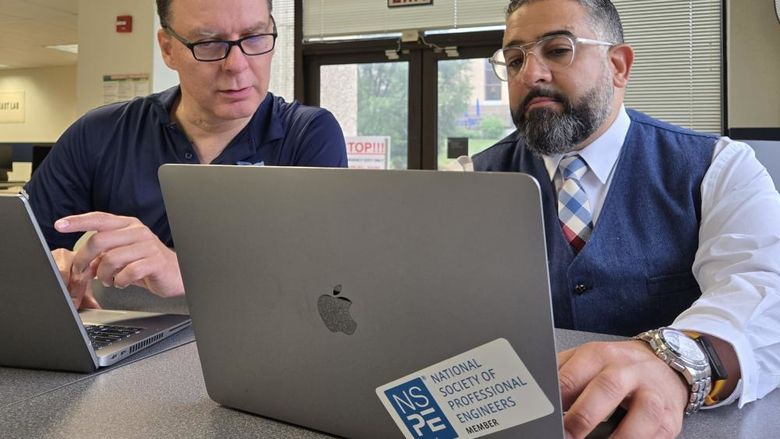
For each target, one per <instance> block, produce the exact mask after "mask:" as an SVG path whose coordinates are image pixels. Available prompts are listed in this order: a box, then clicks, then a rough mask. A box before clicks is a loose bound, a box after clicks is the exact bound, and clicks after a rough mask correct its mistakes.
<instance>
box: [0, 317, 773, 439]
mask: <svg viewBox="0 0 780 439" xmlns="http://www.w3.org/2000/svg"><path fill="white" fill-rule="evenodd" d="M556 337H557V340H558V348H559V350H562V349H566V348H569V347H572V346H576V345H579V344H582V343H585V342H587V341H592V340H607V339H613V337H608V336H603V335H596V334H588V333H581V332H574V331H566V330H556ZM189 340H191V333H189V334H186V333H184V334H180V335H179V336H177V337H175V338H173V339H172V340H169V341H168V342H169V343H170V345H167V346H166V345H160V346H159V349H157V350H154V351H152V352H149V353H148V355H147V356H146V357H145V358H141V357H139V358H137V359H133V361H130V362H122V363H120V364H119V365H118V366H117V367H113V368H109V369H106V370H103V371H101V372H99V373H94V374H88V375H81V374H64V373H58V372H47V371H32V370H21V369H4V368H0V401H3V404H2V405H1V406H0V426H2V427H0V428H1V430H0V431H2V433H1V434H0V435H2V436H3V437H9V438H28V437H37V438H73V437H79V438H92V437H106V436H108V437H120V438H154V437H165V438H174V437H182V438H184V437H187V438H215V437H219V438H223V437H263V438H324V437H330V436H327V435H323V434H321V433H317V432H313V431H310V430H305V429H302V428H298V427H295V426H292V425H288V424H284V423H280V422H276V421H273V420H270V419H266V418H262V417H259V416H254V415H251V414H247V413H243V412H239V411H236V410H232V409H228V408H224V407H221V406H219V405H218V404H216V403H215V402H213V401H212V400H211V399H209V397H208V395H207V393H206V388H205V386H204V384H203V375H202V373H201V369H200V363H199V360H198V353H197V347H196V344H195V343H191V342H188V341H189ZM175 346H178V347H175ZM172 347H175V348H172ZM17 395H19V396H17ZM779 411H780V394H779V393H778V392H774V393H772V394H770V395H769V396H768V397H767V398H765V399H764V400H762V401H758V402H757V403H753V404H749V405H748V406H746V407H745V408H744V409H742V410H739V409H737V407H736V405H732V406H728V407H723V408H719V409H716V410H710V411H703V412H700V413H698V414H697V415H695V416H692V417H689V418H687V419H686V421H685V425H684V430H683V434H682V435H681V437H683V438H705V437H706V438H708V439H711V438H751V439H753V438H773V437H776V436H777V435H778V432H780V417H778V416H776V413H778V412H779Z"/></svg>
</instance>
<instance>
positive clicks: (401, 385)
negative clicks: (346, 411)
mask: <svg viewBox="0 0 780 439" xmlns="http://www.w3.org/2000/svg"><path fill="white" fill-rule="evenodd" d="M376 394H377V396H379V399H380V400H382V404H384V406H385V408H386V409H387V411H388V412H390V416H392V417H393V420H394V421H395V423H396V424H397V425H398V428H400V429H401V431H402V432H403V434H404V436H405V437H406V438H408V439H452V438H477V437H481V436H485V435H488V434H492V433H495V432H498V431H501V430H506V429H507V428H512V427H514V426H517V425H520V424H524V423H526V422H530V421H533V420H534V419H538V418H541V417H543V416H547V415H549V414H551V413H552V412H553V405H552V403H551V402H550V400H549V399H547V396H545V394H544V392H542V389H541V388H540V387H539V385H538V384H537V383H536V380H534V377H533V376H531V373H530V372H529V371H528V368H527V367H526V366H525V364H524V363H523V361H522V360H521V359H520V357H519V356H518V355H517V353H516V352H515V350H514V349H512V346H511V345H510V344H509V342H508V341H507V340H506V339H503V338H499V339H497V340H493V341H491V342H490V343H487V344H484V345H482V346H480V347H477V348H475V349H472V350H470V351H468V352H464V353H462V354H460V355H457V356H455V357H452V358H450V359H447V360H444V361H442V362H439V363H437V364H434V365H433V366H430V367H428V368H425V369H423V370H420V371H418V372H415V373H413V374H411V375H408V376H405V377H403V378H400V379H397V380H395V381H393V382H392V383H389V384H385V385H384V386H380V387H378V388H377V389H376Z"/></svg>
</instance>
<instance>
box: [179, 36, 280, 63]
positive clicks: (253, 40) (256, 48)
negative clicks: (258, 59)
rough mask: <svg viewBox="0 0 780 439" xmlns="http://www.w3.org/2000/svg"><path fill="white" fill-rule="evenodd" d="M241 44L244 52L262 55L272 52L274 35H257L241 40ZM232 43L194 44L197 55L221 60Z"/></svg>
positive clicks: (204, 58)
mask: <svg viewBox="0 0 780 439" xmlns="http://www.w3.org/2000/svg"><path fill="white" fill-rule="evenodd" d="M239 46H240V47H241V51H242V52H244V54H246V55H249V56H252V55H262V54H263V53H267V52H270V51H271V49H273V47H274V37H273V35H255V36H250V37H247V38H245V39H242V40H240V41H239ZM230 47H231V46H230V44H228V43H226V42H222V41H206V42H203V43H197V44H195V45H193V47H192V50H193V52H194V54H195V57H196V58H197V59H199V60H202V61H211V60H219V59H222V58H225V57H226V56H227V54H228V52H229V51H230Z"/></svg>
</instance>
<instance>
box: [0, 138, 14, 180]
mask: <svg viewBox="0 0 780 439" xmlns="http://www.w3.org/2000/svg"><path fill="white" fill-rule="evenodd" d="M13 153H14V149H13V147H12V146H11V145H0V181H8V172H9V171H12V170H13V169H14V159H13Z"/></svg>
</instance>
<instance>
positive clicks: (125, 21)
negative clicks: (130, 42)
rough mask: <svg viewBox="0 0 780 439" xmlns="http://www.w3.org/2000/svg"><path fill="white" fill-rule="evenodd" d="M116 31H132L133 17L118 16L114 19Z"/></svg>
mask: <svg viewBox="0 0 780 439" xmlns="http://www.w3.org/2000/svg"><path fill="white" fill-rule="evenodd" d="M116 31H117V32H120V33H124V32H132V31H133V16H132V15H120V16H118V17H116Z"/></svg>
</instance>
